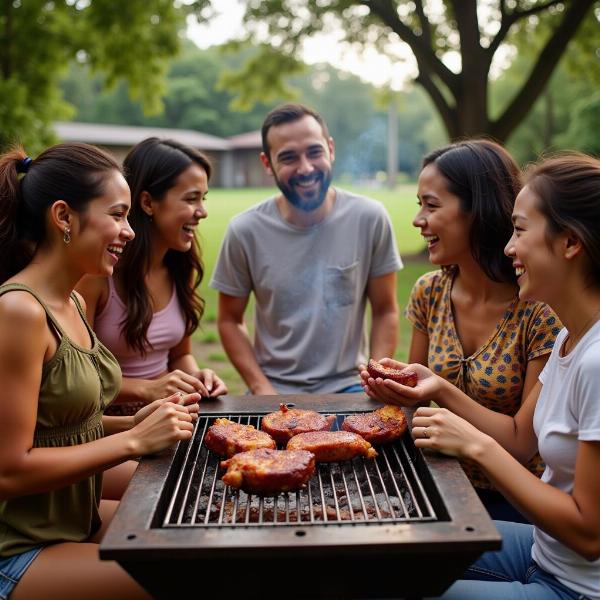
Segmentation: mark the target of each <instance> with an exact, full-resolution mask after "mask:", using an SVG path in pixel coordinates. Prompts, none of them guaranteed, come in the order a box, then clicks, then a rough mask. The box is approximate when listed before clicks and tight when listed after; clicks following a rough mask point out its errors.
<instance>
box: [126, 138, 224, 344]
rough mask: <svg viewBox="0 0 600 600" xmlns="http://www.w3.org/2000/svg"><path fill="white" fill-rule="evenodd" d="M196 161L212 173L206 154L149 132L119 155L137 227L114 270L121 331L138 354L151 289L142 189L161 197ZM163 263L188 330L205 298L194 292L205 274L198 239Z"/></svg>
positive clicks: (149, 310) (149, 308) (148, 231)
mask: <svg viewBox="0 0 600 600" xmlns="http://www.w3.org/2000/svg"><path fill="white" fill-rule="evenodd" d="M193 163H196V164H197V165H199V166H200V167H201V168H202V169H204V171H205V172H206V176H207V178H209V179H210V175H211V171H212V168H211V164H210V162H209V160H208V158H207V157H206V156H204V154H202V153H201V152H199V151H198V150H196V149H195V148H191V147H189V146H185V145H184V144H180V143H179V142H176V141H174V140H161V139H158V138H154V137H153V138H148V139H145V140H143V141H142V142H140V143H139V144H137V145H136V146H134V147H133V148H132V149H131V151H130V152H129V154H128V155H127V156H126V157H125V160H124V161H123V168H124V170H125V178H126V179H127V183H129V187H130V188H131V213H130V216H129V222H130V223H131V226H132V228H133V230H134V231H135V243H134V244H128V245H127V247H126V249H125V251H124V253H123V257H122V258H121V260H120V261H119V265H118V270H117V274H118V277H119V278H120V281H121V282H122V283H124V284H125V285H122V286H121V287H122V289H121V291H122V293H123V295H124V301H125V304H126V306H127V315H126V317H125V320H124V321H123V323H122V329H121V330H122V332H123V336H124V338H125V341H126V342H127V344H128V345H129V347H130V348H134V349H136V350H138V351H139V352H140V353H141V354H142V355H144V354H145V353H146V350H147V348H148V347H151V344H150V343H149V341H148V337H147V335H148V327H149V326H150V323H151V321H152V314H153V311H152V305H151V302H150V292H149V291H148V287H147V286H146V279H145V277H146V274H147V273H148V270H149V268H150V245H151V222H150V220H149V218H148V215H147V214H146V213H145V212H144V211H143V209H142V205H141V201H140V199H141V196H142V192H147V193H148V194H150V196H152V198H153V199H154V200H157V201H160V200H162V199H163V198H164V197H165V195H166V193H167V192H168V190H170V189H171V188H172V187H174V186H175V184H176V180H177V177H179V175H180V174H181V173H182V172H183V171H185V170H186V169H187V168H188V167H189V166H190V165H191V164H193ZM164 262H165V265H166V267H167V268H168V270H169V274H170V276H171V277H172V279H173V282H174V284H175V290H176V292H177V298H178V300H179V304H180V306H181V310H182V311H183V314H184V317H185V322H186V335H191V334H192V333H193V332H194V331H195V330H196V329H197V327H198V325H199V323H200V319H201V318H202V313H203V312H204V300H203V299H202V298H201V297H200V296H199V295H198V294H197V293H196V290H197V288H198V286H199V285H200V283H201V281H202V277H203V275H204V265H203V264H202V255H201V252H200V245H199V244H198V240H197V239H195V238H194V241H193V242H192V247H191V249H190V250H189V252H177V251H174V250H168V251H167V254H166V256H165V260H164Z"/></svg>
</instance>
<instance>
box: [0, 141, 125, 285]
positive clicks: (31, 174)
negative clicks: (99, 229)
mask: <svg viewBox="0 0 600 600" xmlns="http://www.w3.org/2000/svg"><path fill="white" fill-rule="evenodd" d="M114 171H118V172H121V168H120V166H119V164H118V163H117V162H116V161H115V159H114V158H113V157H112V156H110V155H109V154H107V153H106V152H104V151H103V150H100V149H99V148H96V147H95V146H90V145H89V144H80V143H66V144H57V145H56V146H52V147H51V148H48V149H47V150H45V151H44V152H42V154H40V155H39V156H38V157H37V158H36V159H35V160H32V159H31V158H29V157H28V156H27V155H26V154H25V152H24V151H23V148H20V147H17V148H15V149H14V150H11V151H10V152H8V153H7V154H4V155H2V156H0V283H2V282H4V281H6V280H7V279H9V278H10V277H12V276H13V275H14V274H15V273H18V272H19V271H21V270H22V269H23V268H25V267H26V266H27V264H28V263H29V262H30V261H31V258H32V257H33V254H34V252H35V250H36V248H37V247H38V245H39V244H40V243H41V242H43V241H44V240H45V239H46V214H47V211H48V208H49V207H50V206H52V204H53V203H54V202H56V201H57V200H64V201H65V202H66V203H67V204H68V205H69V206H70V207H71V208H72V209H73V210H75V211H78V212H82V211H84V210H85V208H86V207H87V204H88V202H89V201H90V200H93V199H94V198H98V197H99V196H102V194H103V193H104V186H105V182H106V180H107V177H108V176H109V175H110V174H112V173H114Z"/></svg>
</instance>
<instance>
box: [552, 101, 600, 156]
mask: <svg viewBox="0 0 600 600" xmlns="http://www.w3.org/2000/svg"><path fill="white" fill-rule="evenodd" d="M598 131H600V92H596V93H595V94H593V95H591V96H589V97H587V98H586V97H583V98H581V99H580V100H579V101H577V102H575V103H574V105H573V119H572V120H571V123H570V125H569V128H568V130H567V131H566V133H565V134H564V135H563V136H561V137H560V138H559V142H560V143H561V145H562V146H563V147H564V148H577V149H579V150H581V151H583V152H587V153H588V154H593V155H595V156H598V157H600V137H599V136H598Z"/></svg>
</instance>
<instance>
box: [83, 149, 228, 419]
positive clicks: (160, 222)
mask: <svg viewBox="0 0 600 600" xmlns="http://www.w3.org/2000/svg"><path fill="white" fill-rule="evenodd" d="M123 167H124V170H125V173H126V178H127V182H128V184H129V187H130V188H131V213H130V217H129V220H130V222H131V225H132V227H133V229H134V231H135V232H136V240H135V243H134V244H130V245H129V246H127V248H126V249H125V248H122V249H115V251H117V250H118V251H119V252H122V258H121V260H120V261H119V265H118V269H115V272H114V274H113V276H112V278H98V277H96V278H92V277H87V278H84V279H83V280H82V281H81V282H80V284H79V286H78V291H79V292H80V293H81V294H83V296H84V298H85V300H86V303H87V312H88V319H89V321H90V323H91V324H92V326H93V327H94V330H95V331H96V334H97V335H98V337H99V338H100V340H101V341H102V342H103V343H104V344H105V345H106V346H107V347H108V348H109V349H110V350H111V352H112V353H113V354H114V355H115V356H116V358H117V359H118V361H119V364H120V365H121V369H122V371H123V386H122V388H121V393H120V394H119V397H118V398H117V400H116V401H115V402H114V403H113V405H112V406H111V407H109V409H108V411H109V412H111V413H112V414H130V413H131V412H133V411H134V410H135V409H136V408H139V406H140V405H143V404H146V403H147V402H149V401H150V400H151V399H154V398H157V397H162V396H165V395H168V394H171V393H174V392H184V393H191V392H198V393H200V394H202V395H203V396H218V395H221V394H226V393H227V388H226V386H225V384H224V383H223V381H222V380H221V379H220V378H219V377H218V376H217V375H216V374H215V372H214V371H212V370H211V369H200V368H199V366H198V364H197V362H196V359H195V358H194V356H193V354H192V342H191V335H192V333H193V332H194V331H195V330H196V328H197V327H198V324H199V322H200V318H201V316H202V313H203V310H204V300H203V299H202V298H200V296H199V295H198V294H197V288H198V286H199V285H200V282H201V281H202V276H203V274H204V270H203V265H202V260H201V253H200V247H199V244H198V240H197V238H196V228H197V226H198V224H199V222H200V220H201V219H204V218H206V216H207V213H206V209H205V206H204V200H205V196H206V193H207V191H208V180H209V178H210V174H211V170H212V169H211V164H210V162H209V161H208V159H207V158H206V157H205V156H204V155H203V154H202V153H201V152H199V151H197V150H196V149H194V148H191V147H188V146H185V145H183V144H180V143H178V142H176V141H173V140H160V139H158V138H148V139H146V140H144V141H142V142H140V143H139V144H137V145H136V146H135V147H134V148H133V149H132V150H131V151H130V152H129V154H128V155H127V156H126V157H125V160H124V162H123Z"/></svg>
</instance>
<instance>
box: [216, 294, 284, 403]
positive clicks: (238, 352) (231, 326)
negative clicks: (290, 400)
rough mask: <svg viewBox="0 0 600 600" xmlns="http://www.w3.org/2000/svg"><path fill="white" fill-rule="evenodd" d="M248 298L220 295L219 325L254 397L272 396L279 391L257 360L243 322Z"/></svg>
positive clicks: (221, 334)
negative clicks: (257, 395)
mask: <svg viewBox="0 0 600 600" xmlns="http://www.w3.org/2000/svg"><path fill="white" fill-rule="evenodd" d="M247 305H248V296H244V297H241V298H238V297H236V296H229V295H228V294H224V293H223V292H221V293H219V316H218V318H217V324H218V327H219V335H220V336H221V343H222V344H223V348H224V349H225V352H226V353H227V356H228V357H229V360H230V361H231V362H232V364H233V366H234V367H235V368H236V369H237V370H238V372H239V374H240V375H241V376H242V378H243V380H244V381H245V382H246V385H247V386H248V388H249V389H250V391H251V392H252V393H253V394H259V395H271V394H276V393H277V391H276V390H275V388H274V387H273V386H272V385H271V383H270V381H269V380H268V379H267V378H266V376H265V374H264V373H263V372H262V370H261V368H260V367H259V365H258V362H257V361H256V356H255V354H254V348H253V347H252V343H251V341H250V336H249V335H248V329H247V327H246V323H245V322H244V312H245V310H246V306H247Z"/></svg>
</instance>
